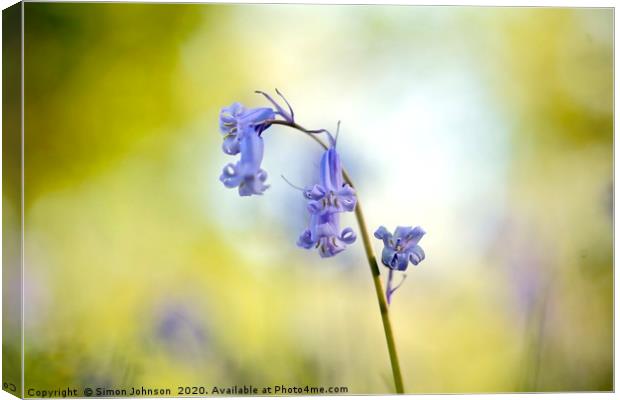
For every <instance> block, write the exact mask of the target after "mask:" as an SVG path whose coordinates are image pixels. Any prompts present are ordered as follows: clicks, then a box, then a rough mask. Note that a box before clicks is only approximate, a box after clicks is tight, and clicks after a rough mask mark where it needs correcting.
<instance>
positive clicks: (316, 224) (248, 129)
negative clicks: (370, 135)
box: [220, 90, 425, 303]
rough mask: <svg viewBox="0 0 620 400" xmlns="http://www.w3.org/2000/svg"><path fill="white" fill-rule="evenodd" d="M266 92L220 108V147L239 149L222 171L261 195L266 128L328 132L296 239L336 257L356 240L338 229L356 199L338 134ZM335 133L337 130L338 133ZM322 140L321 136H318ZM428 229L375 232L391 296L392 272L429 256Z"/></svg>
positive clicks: (245, 191)
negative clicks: (254, 104)
mask: <svg viewBox="0 0 620 400" xmlns="http://www.w3.org/2000/svg"><path fill="white" fill-rule="evenodd" d="M256 93H259V94H261V95H263V96H264V97H265V98H266V99H267V100H268V101H269V102H270V103H271V105H272V106H273V107H260V108H246V107H244V106H243V105H241V104H240V103H233V104H232V105H231V106H229V107H225V108H223V109H222V111H221V112H220V131H221V132H222V134H223V135H224V141H223V143H222V150H223V151H224V153H226V154H228V155H237V154H240V158H239V160H238V161H237V162H236V163H229V164H227V165H226V166H225V167H224V169H223V171H222V174H221V176H220V180H221V181H222V183H223V184H224V185H225V186H226V187H228V188H238V191H239V194H240V195H241V196H251V195H261V194H263V193H264V192H265V190H266V189H267V188H268V187H269V185H267V184H266V181H267V172H265V170H263V169H262V168H261V163H262V160H263V152H264V143H263V138H262V136H261V135H262V133H263V132H264V131H265V130H267V129H268V128H269V127H271V126H272V125H275V124H279V125H285V126H289V127H291V128H294V129H298V130H300V131H302V132H304V133H306V134H310V135H318V134H325V135H327V138H328V140H329V143H328V144H327V145H324V146H325V147H326V150H325V152H324V153H323V155H322V157H321V161H320V175H319V181H318V182H317V183H316V184H314V185H312V186H308V187H306V188H305V189H301V188H299V189H301V190H302V192H303V196H304V198H305V199H306V200H307V207H306V208H307V210H308V213H309V216H310V218H309V224H308V226H307V228H306V229H305V230H304V231H303V232H302V233H301V235H300V236H299V239H298V240H297V245H298V246H299V247H302V248H304V249H312V248H316V249H318V252H319V255H320V256H321V257H332V256H334V255H336V254H338V253H340V252H342V251H343V250H344V249H345V248H346V245H348V244H351V243H353V242H355V239H356V234H355V232H354V231H353V229H351V228H345V229H343V230H342V231H341V230H340V214H342V213H344V212H352V211H354V210H355V207H356V204H357V197H356V193H355V189H354V188H353V187H352V186H351V185H350V184H349V183H347V182H346V181H345V179H344V176H343V170H342V165H341V162H340V156H339V155H338V152H337V151H336V138H335V137H334V136H333V135H332V134H331V133H330V132H328V131H327V130H325V129H319V130H314V131H310V130H306V129H304V128H302V127H301V126H299V125H298V124H297V123H296V122H295V114H294V112H293V109H292V108H291V106H290V104H289V103H288V101H286V99H285V98H284V97H283V96H282V94H281V93H280V92H278V91H277V90H276V93H277V94H278V95H279V96H280V97H281V98H282V100H284V102H285V103H286V106H287V109H285V108H284V107H282V106H281V105H280V104H278V102H276V101H275V100H274V99H273V98H272V97H271V96H269V95H268V94H267V93H264V92H260V91H257V92H256ZM336 136H337V135H336ZM319 142H320V140H319ZM424 234H425V232H424V230H423V229H422V228H420V227H415V228H411V227H400V226H399V227H398V228H396V231H395V232H394V234H393V235H392V234H391V233H390V232H388V230H387V229H386V228H385V227H383V226H381V227H380V228H379V229H377V231H376V232H375V237H376V238H378V239H380V240H383V243H384V249H383V253H382V257H381V261H382V262H383V264H384V265H385V266H386V267H388V268H389V278H388V283H387V289H386V294H387V300H388V303H389V302H390V299H391V295H392V293H393V292H394V291H395V290H396V289H398V287H400V285H398V286H397V287H395V288H392V277H393V272H394V271H405V270H406V269H407V266H408V264H409V262H411V263H412V264H414V265H417V264H418V263H420V262H421V261H422V260H423V259H424V257H425V255H424V251H423V250H422V248H421V247H420V246H419V245H418V242H419V241H420V239H421V238H422V236H423V235H424Z"/></svg>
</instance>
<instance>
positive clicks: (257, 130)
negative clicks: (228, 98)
mask: <svg viewBox="0 0 620 400" xmlns="http://www.w3.org/2000/svg"><path fill="white" fill-rule="evenodd" d="M274 117H275V113H274V111H273V110H272V109H271V108H249V109H247V108H245V107H244V106H243V105H241V104H240V103H233V104H232V105H231V106H230V107H225V108H223V109H222V111H221V112H220V130H221V131H222V133H223V134H224V135H225V136H224V142H223V143H222V150H223V151H224V153H226V154H229V155H235V154H239V153H241V158H240V159H239V161H237V162H236V163H235V164H233V163H229V164H227V165H226V166H225V167H224V169H223V170H222V175H220V181H222V183H223V184H224V185H225V186H226V187H228V188H235V187H238V188H239V194H240V195H241V196H250V195H253V194H262V193H263V192H264V191H265V190H266V189H267V188H268V187H269V186H268V185H266V184H265V181H266V180H267V172H265V170H263V169H261V168H260V165H261V162H262V161H263V150H264V143H263V138H261V137H260V134H261V133H262V132H263V131H264V130H265V129H267V128H268V127H269V124H268V123H267V122H266V121H270V120H273V118H274Z"/></svg>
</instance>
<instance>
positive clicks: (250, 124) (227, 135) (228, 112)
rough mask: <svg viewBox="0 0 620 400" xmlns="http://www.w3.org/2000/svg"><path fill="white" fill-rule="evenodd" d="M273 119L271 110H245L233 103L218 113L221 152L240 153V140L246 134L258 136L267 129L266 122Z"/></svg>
mask: <svg viewBox="0 0 620 400" xmlns="http://www.w3.org/2000/svg"><path fill="white" fill-rule="evenodd" d="M274 118H275V113H274V111H273V110H272V109H271V108H268V107H261V108H245V107H244V106H243V105H242V104H241V103H233V104H231V105H230V106H229V107H224V108H222V110H221V111H220V131H221V132H222V134H223V135H224V143H223V144H222V150H224V153H226V154H230V155H235V154H238V153H239V152H240V151H241V140H243V138H244V136H245V134H246V133H247V132H256V133H257V134H258V135H259V136H260V134H261V133H262V132H263V131H264V130H265V129H267V128H268V127H269V124H268V123H266V121H270V120H272V119H274Z"/></svg>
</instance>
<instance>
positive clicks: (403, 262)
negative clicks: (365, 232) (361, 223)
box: [375, 226, 426, 271]
mask: <svg viewBox="0 0 620 400" xmlns="http://www.w3.org/2000/svg"><path fill="white" fill-rule="evenodd" d="M425 233H426V232H425V231H424V229H422V228H420V227H419V226H416V227H415V228H412V227H410V226H399V227H397V228H396V231H394V235H392V234H391V233H390V232H389V231H388V230H387V229H386V228H385V227H384V226H381V227H379V229H377V231H376V232H375V237H376V238H377V239H380V240H383V245H384V248H383V252H382V253H381V262H382V263H383V265H385V266H386V267H388V268H390V269H393V270H397V271H404V270H406V269H407V266H408V265H409V262H410V261H411V263H412V264H413V265H418V264H419V263H420V262H421V261H422V260H424V257H425V255H424V250H422V248H421V247H420V246H419V245H418V242H419V241H420V239H422V236H424V234H425Z"/></svg>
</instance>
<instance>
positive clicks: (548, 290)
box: [3, 3, 613, 394]
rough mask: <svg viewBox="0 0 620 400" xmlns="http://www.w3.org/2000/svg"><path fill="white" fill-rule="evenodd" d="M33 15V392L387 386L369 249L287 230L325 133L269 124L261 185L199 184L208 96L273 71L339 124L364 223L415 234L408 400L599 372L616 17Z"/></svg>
mask: <svg viewBox="0 0 620 400" xmlns="http://www.w3.org/2000/svg"><path fill="white" fill-rule="evenodd" d="M25 10H26V11H25V12H26V31H25V43H26V47H25V59H26V70H25V82H26V84H25V85H26V86H25V111H26V114H25V118H26V125H25V136H26V139H25V151H26V159H25V184H26V189H25V191H26V199H25V207H26V208H25V223H26V226H25V252H26V258H25V276H26V279H27V281H26V285H25V311H26V324H25V329H26V335H25V346H26V359H25V371H26V387H45V386H49V387H52V386H53V387H56V386H61V385H65V384H67V385H91V386H92V385H94V384H95V382H97V383H98V384H100V385H108V386H114V385H115V386H127V387H129V386H136V385H145V386H146V385H156V386H162V385H167V386H169V387H174V388H176V386H178V385H189V386H192V385H205V386H208V387H211V386H214V385H233V384H238V385H243V384H248V385H249V384H254V385H274V384H285V385H296V386H305V385H323V386H332V385H338V386H348V387H349V390H350V392H351V393H356V394H362V393H389V392H392V391H393V388H392V382H391V372H390V367H389V361H388V356H387V351H386V346H385V341H384V337H383V330H382V328H381V321H380V316H379V312H378V307H377V304H376V298H375V297H374V289H373V287H372V282H371V279H370V274H369V271H368V266H367V264H366V263H365V258H364V254H363V249H362V245H361V242H360V241H358V242H356V243H355V244H354V245H352V246H350V247H349V248H348V249H347V252H346V253H344V254H342V255H339V256H337V257H335V258H332V259H325V260H322V259H320V258H319V257H318V255H317V254H316V253H315V252H307V251H304V250H302V249H300V248H298V247H296V246H295V241H296V240H297V236H298V235H299V233H300V232H301V231H302V230H303V228H304V225H305V222H306V221H305V218H306V214H305V212H304V203H303V199H302V196H301V194H300V193H299V192H298V191H296V190H295V189H293V188H291V187H290V186H289V185H288V184H287V183H285V182H284V181H283V180H282V179H281V178H280V175H284V176H286V178H287V179H289V180H290V181H292V182H294V183H296V184H298V185H306V184H308V183H310V182H312V177H313V175H314V174H316V165H317V163H318V159H319V156H320V151H319V149H318V148H317V146H316V144H314V143H313V142H312V141H309V140H308V139H307V138H306V137H304V136H303V135H301V134H299V133H298V132H295V131H290V130H287V129H286V128H284V127H273V128H271V129H270V130H269V131H268V132H267V133H266V134H265V142H266V143H265V144H266V150H265V161H264V168H265V169H266V170H267V171H268V173H269V183H270V184H271V188H270V189H269V190H268V191H267V193H265V195H264V196H262V197H253V198H240V197H239V196H238V195H237V193H236V191H235V190H229V189H226V188H225V187H224V186H223V185H222V184H221V183H220V182H219V180H218V176H219V174H220V171H221V168H222V167H223V165H225V164H226V163H227V162H229V161H231V158H230V157H228V156H226V155H225V154H223V153H222V152H221V150H220V144H221V135H220V133H219V132H218V123H217V119H218V113H219V110H220V108H221V107H223V106H226V105H229V104H230V103H232V102H233V101H240V102H242V103H244V104H247V105H248V106H259V105H263V104H264V101H263V99H262V98H261V97H260V96H258V95H255V94H254V93H253V91H254V90H255V89H262V90H268V91H271V90H272V89H273V88H275V87H278V88H279V89H280V90H282V91H283V93H284V94H285V95H286V96H287V98H288V100H289V101H290V102H291V103H292V105H293V107H294V108H295V111H296V116H297V120H298V121H299V122H300V123H301V124H303V125H305V126H307V127H309V128H328V129H334V128H335V126H336V123H337V121H338V120H341V121H342V127H341V132H340V136H339V142H338V149H339V151H340V153H341V155H342V159H343V162H344V164H345V168H346V169H347V170H348V171H349V172H350V174H351V176H352V178H353V181H354V182H355V184H356V185H357V187H358V193H359V196H360V200H361V201H362V203H363V204H364V206H365V213H366V215H367V219H368V223H369V224H370V228H371V229H372V230H374V229H375V228H376V227H378V226H379V225H385V226H387V227H388V228H389V229H393V228H394V227H395V226H396V225H421V226H423V227H424V228H425V230H426V231H427V232H428V234H427V235H426V236H425V237H424V239H423V240H422V242H421V244H422V246H423V247H424V249H425V251H426V254H427V259H426V260H425V261H424V262H423V263H422V264H420V266H418V267H415V268H411V269H410V270H409V271H408V273H407V274H408V278H407V281H406V283H405V284H404V285H403V287H402V288H401V289H399V291H398V292H397V293H396V294H395V295H394V300H393V303H392V306H391V313H392V318H393V325H394V330H395V334H396V341H397V345H398V349H399V352H400V359H401V363H402V369H403V374H404V379H405V386H406V389H407V391H408V392H412V393H421V392H432V393H439V392H450V393H452V392H497V391H501V392H505V391H557V390H561V391H572V390H612V370H613V363H612V345H613V338H612V307H613V301H612V299H613V291H612V288H613V284H612V274H613V269H612V268H613V267H612V222H613V221H612V214H613V210H612V205H611V197H612V190H611V188H612V185H613V178H612V141H613V128H612V120H613V108H612V104H613V91H612V80H613V73H612V54H613V48H612V32H613V14H612V11H611V10H609V9H568V8H564V9H561V8H554V9H552V8H481V7H406V6H318V5H200V4H167V5H164V4H102V3H91V4H62V3H26V5H25ZM3 201H4V203H5V205H6V204H8V205H7V206H9V207H10V206H11V205H10V199H6V198H5V199H3ZM344 223H346V224H348V226H354V227H355V228H357V227H356V225H355V220H354V219H353V217H352V216H347V217H346V218H344ZM375 246H376V247H375V249H376V250H377V251H380V250H381V246H380V242H379V241H376V243H375Z"/></svg>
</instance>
